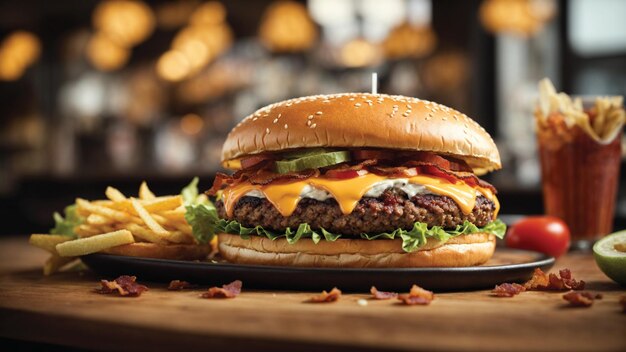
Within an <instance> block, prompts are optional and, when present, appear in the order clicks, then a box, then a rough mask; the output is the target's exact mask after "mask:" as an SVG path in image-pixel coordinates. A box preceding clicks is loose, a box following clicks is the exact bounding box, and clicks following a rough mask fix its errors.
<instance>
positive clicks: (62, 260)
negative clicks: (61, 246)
mask: <svg viewBox="0 0 626 352" xmlns="http://www.w3.org/2000/svg"><path fill="white" fill-rule="evenodd" d="M76 259H77V258H76V257H61V256H59V255H58V254H53V255H51V256H50V258H48V260H46V263H45V264H44V265H43V274H44V275H45V276H48V275H50V274H54V273H55V272H57V271H59V269H61V268H63V267H64V266H65V265H67V264H69V263H71V262H73V261H75V260H76Z"/></svg>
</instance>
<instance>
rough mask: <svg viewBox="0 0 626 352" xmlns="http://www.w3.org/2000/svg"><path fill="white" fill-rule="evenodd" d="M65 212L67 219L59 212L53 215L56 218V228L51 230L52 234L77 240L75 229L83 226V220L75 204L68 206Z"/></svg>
mask: <svg viewBox="0 0 626 352" xmlns="http://www.w3.org/2000/svg"><path fill="white" fill-rule="evenodd" d="M63 212H64V214H65V217H63V216H62V215H61V214H59V213H58V212H54V214H53V215H52V216H53V218H54V228H53V229H51V230H50V234H52V235H63V236H69V237H72V238H75V237H76V234H75V233H74V227H76V226H78V225H80V224H82V223H83V218H82V217H81V216H80V215H78V213H77V212H76V205H75V204H72V205H68V206H67V207H65V210H64V211H63Z"/></svg>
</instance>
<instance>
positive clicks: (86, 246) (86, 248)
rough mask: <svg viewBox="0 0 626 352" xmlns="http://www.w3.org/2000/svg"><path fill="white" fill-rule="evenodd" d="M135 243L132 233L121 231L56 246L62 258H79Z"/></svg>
mask: <svg viewBox="0 0 626 352" xmlns="http://www.w3.org/2000/svg"><path fill="white" fill-rule="evenodd" d="M133 242H135V239H134V238H133V234H132V233H131V232H130V231H128V230H119V231H114V232H109V233H104V234H101V235H95V236H92V237H87V238H79V239H77V240H72V241H67V242H63V243H59V244H57V246H56V250H57V252H58V253H59V255H60V256H62V257H78V256H81V255H87V254H91V253H96V252H99V251H101V250H104V249H107V248H111V247H116V246H121V245H123V244H129V243H133Z"/></svg>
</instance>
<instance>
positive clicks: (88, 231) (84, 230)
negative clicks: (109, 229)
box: [74, 224, 106, 237]
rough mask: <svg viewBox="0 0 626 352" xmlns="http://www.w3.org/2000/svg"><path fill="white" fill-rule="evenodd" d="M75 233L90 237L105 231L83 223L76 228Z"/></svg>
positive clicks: (79, 235)
mask: <svg viewBox="0 0 626 352" xmlns="http://www.w3.org/2000/svg"><path fill="white" fill-rule="evenodd" d="M105 232H106V231H105ZM74 233H76V235H77V236H78V237H90V236H94V235H97V234H100V233H103V232H102V231H100V230H99V229H97V228H95V227H93V225H89V224H81V225H78V226H77V227H76V228H75V229H74Z"/></svg>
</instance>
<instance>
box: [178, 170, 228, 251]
mask: <svg viewBox="0 0 626 352" xmlns="http://www.w3.org/2000/svg"><path fill="white" fill-rule="evenodd" d="M180 195H181V197H182V198H183V205H184V206H185V210H186V212H185V220H187V222H188V223H189V225H191V234H192V235H193V237H195V238H196V240H197V241H198V242H199V243H207V242H209V241H210V240H211V239H212V238H213V236H214V235H215V224H216V223H217V221H218V220H219V218H218V217H217V209H215V206H214V205H213V203H211V201H209V200H208V199H207V198H206V197H200V196H199V192H198V178H197V177H194V179H193V180H191V182H190V183H189V184H188V185H187V186H186V187H185V188H183V190H182V191H181V192H180Z"/></svg>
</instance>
